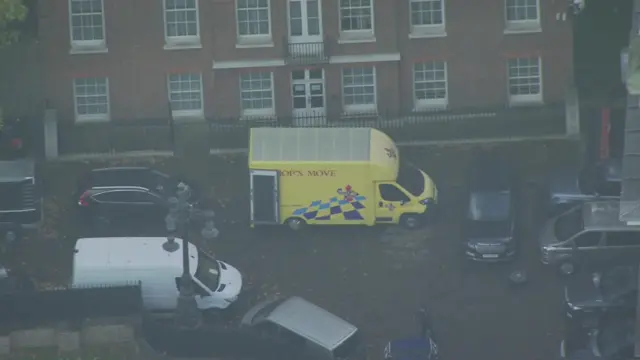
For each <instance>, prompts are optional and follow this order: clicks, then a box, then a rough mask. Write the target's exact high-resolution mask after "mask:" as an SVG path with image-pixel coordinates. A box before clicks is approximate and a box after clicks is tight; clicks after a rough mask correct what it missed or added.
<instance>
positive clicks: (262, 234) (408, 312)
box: [13, 141, 577, 360]
mask: <svg viewBox="0 0 640 360" xmlns="http://www.w3.org/2000/svg"><path fill="white" fill-rule="evenodd" d="M500 147H501V148H502V149H504V151H506V152H508V153H509V154H511V155H512V156H513V160H514V162H515V163H516V164H517V167H518V168H519V171H520V173H521V177H522V178H523V184H522V189H523V191H522V193H521V195H520V198H519V199H518V200H519V201H518V217H519V220H520V221H519V228H518V240H519V244H520V250H519V254H520V255H519V257H518V258H517V259H516V260H515V261H513V262H510V263H504V264H476V263H468V262H467V261H465V260H464V259H463V248H462V245H461V244H462V240H461V226H462V220H463V218H464V215H465V206H466V188H467V185H468V179H467V176H466V171H467V169H468V166H469V162H470V161H471V156H472V154H473V153H474V152H477V151H479V150H481V147H478V146H468V147H447V148H438V147H427V148H423V149H407V150H403V152H402V154H401V156H402V157H403V158H404V159H405V160H408V161H410V162H412V163H414V164H416V165H417V166H419V167H420V168H422V169H424V170H425V171H426V172H427V173H429V174H430V175H432V177H433V178H434V179H435V181H436V183H437V184H438V188H439V194H440V204H441V211H442V212H441V218H440V220H439V221H438V223H437V224H434V225H433V226H431V227H429V228H426V229H422V230H418V231H407V230H404V229H400V228H397V227H387V228H377V227H376V228H361V227H358V228H355V227H354V228H314V229H309V231H305V232H301V233H291V232H288V231H285V229H261V230H250V229H249V228H248V226H247V218H248V206H247V204H248V195H247V191H246V190H247V189H248V179H247V176H246V171H247V170H246V169H247V168H246V155H234V156H226V157H213V156H212V157H207V158H206V159H204V160H196V159H183V160H182V161H181V160H179V159H151V160H149V159H146V160H142V159H132V160H125V161H122V160H110V161H109V162H110V163H111V164H123V163H124V164H149V163H151V165H152V166H155V167H157V168H159V169H163V170H165V171H167V172H170V173H180V174H185V175H186V177H188V178H191V179H195V180H196V181H197V182H198V183H200V184H201V185H204V188H205V189H207V190H208V192H209V193H210V194H211V195H213V196H215V197H216V198H218V199H219V201H220V202H219V209H217V213H218V223H217V226H218V227H219V229H220V231H221V236H220V237H219V238H218V239H216V240H214V241H212V242H209V243H206V244H202V245H203V246H206V247H208V248H209V249H211V250H212V251H213V252H214V253H215V255H216V256H217V257H218V258H219V259H221V260H223V261H226V262H228V263H230V264H232V265H234V266H235V267H237V268H238V269H240V270H241V271H242V272H243V274H244V277H245V289H244V294H243V295H242V296H241V299H240V300H238V301H240V302H241V303H240V304H238V305H239V306H237V307H236V311H237V312H238V314H237V315H240V314H241V312H242V311H243V310H244V309H247V308H248V307H249V306H250V305H252V304H254V303H256V302H258V301H260V300H261V299H264V298H267V297H273V296H287V295H299V296H302V297H304V298H306V299H308V300H310V301H312V302H314V303H316V304H318V305H320V306H322V307H324V308H326V309H328V310H329V311H331V312H334V313H335V314H337V315H339V316H341V317H343V318H344V319H346V320H348V321H350V322H351V323H353V324H355V325H357V326H358V327H359V328H360V329H361V330H362V332H363V334H364V338H365V341H366V342H367V345H368V346H369V350H370V351H369V353H370V355H371V359H374V360H377V359H382V355H383V349H384V345H385V343H386V341H388V340H390V339H393V338H398V337H404V336H408V335H412V334H415V333H416V332H417V331H418V324H417V322H416V321H415V311H416V309H417V308H418V307H419V306H425V307H426V308H428V309H429V311H430V312H431V313H432V316H433V324H434V327H435V331H436V333H437V335H438V338H439V340H440V342H441V344H440V348H441V353H442V354H443V359H456V360H458V359H472V358H473V359H477V360H482V359H487V360H489V359H491V360H512V359H522V360H527V359H532V360H533V359H549V358H555V357H557V356H558V349H559V341H560V339H561V337H562V316H561V315H562V307H561V304H562V291H561V289H562V288H561V286H562V281H561V279H560V278H559V276H558V275H557V274H556V273H555V272H553V271H551V270H550V269H546V268H544V267H543V266H542V264H540V262H539V258H538V251H537V247H536V235H537V233H538V228H539V224H540V222H541V221H542V220H543V215H542V211H541V209H542V208H543V206H544V193H543V190H542V189H543V188H544V187H543V183H544V175H545V172H546V171H547V169H548V168H550V167H551V166H557V163H560V164H561V163H564V162H568V161H575V159H576V158H577V153H576V151H575V148H574V147H573V146H572V145H570V144H567V142H566V141H564V142H560V141H557V142H553V141H550V142H547V143H540V142H536V143H533V142H532V143H525V142H523V143H513V144H506V145H500ZM98 165H100V166H104V165H105V164H104V163H100V164H98V163H95V162H87V163H81V162H77V163H76V162H65V163H51V164H47V165H46V166H45V169H44V171H45V211H46V221H45V225H44V227H43V229H42V231H41V233H40V234H39V236H37V237H34V238H32V239H28V241H27V242H25V243H24V244H23V246H22V247H21V248H20V249H18V252H17V254H16V255H15V257H14V259H13V262H14V263H20V264H23V266H24V267H25V268H27V269H28V271H29V272H30V273H31V274H33V275H34V276H35V277H36V278H37V279H38V280H39V282H40V284H41V285H42V286H48V284H56V283H64V282H65V281H67V279H68V276H69V273H70V266H71V249H72V248H73V242H74V239H75V237H76V236H77V231H76V230H77V229H76V227H75V225H74V223H73V221H71V220H72V211H71V209H70V208H71V205H72V202H71V200H70V194H71V193H72V191H73V186H74V184H75V178H76V176H77V175H78V174H80V173H81V172H82V171H84V170H86V169H89V168H91V167H93V166H98ZM196 242H198V240H196ZM513 270H525V271H526V272H527V274H528V277H529V282H528V283H527V284H524V285H523V286H520V287H513V286H510V284H509V280H508V275H509V273H510V272H511V271H513Z"/></svg>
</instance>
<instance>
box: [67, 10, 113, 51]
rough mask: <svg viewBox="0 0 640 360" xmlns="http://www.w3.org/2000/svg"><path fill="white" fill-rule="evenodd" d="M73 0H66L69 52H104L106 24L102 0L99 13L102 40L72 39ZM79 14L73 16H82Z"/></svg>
mask: <svg viewBox="0 0 640 360" xmlns="http://www.w3.org/2000/svg"><path fill="white" fill-rule="evenodd" d="M73 1H74V0H68V1H67V6H68V9H67V10H68V14H69V20H68V23H69V42H70V44H71V53H72V54H73V53H92V52H106V51H107V26H106V22H105V15H104V0H100V5H101V9H100V15H101V16H102V40H74V39H73V17H74V14H73V10H72V9H73V7H72V3H73ZM82 15H84V14H79V15H75V16H82Z"/></svg>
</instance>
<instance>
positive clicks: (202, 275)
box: [195, 251, 220, 291]
mask: <svg viewBox="0 0 640 360" xmlns="http://www.w3.org/2000/svg"><path fill="white" fill-rule="evenodd" d="M195 276H196V278H198V280H200V281H201V282H202V283H203V284H204V285H205V286H206V287H207V288H209V290H211V291H216V290H217V289H218V285H219V283H220V264H219V263H218V262H217V261H216V260H215V259H214V258H212V257H211V256H209V255H207V254H205V253H204V252H202V251H198V268H197V269H196V274H195Z"/></svg>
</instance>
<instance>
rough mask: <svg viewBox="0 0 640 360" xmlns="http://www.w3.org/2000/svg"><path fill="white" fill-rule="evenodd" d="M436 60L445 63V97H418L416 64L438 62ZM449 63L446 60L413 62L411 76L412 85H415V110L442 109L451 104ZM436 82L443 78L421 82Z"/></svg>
mask: <svg viewBox="0 0 640 360" xmlns="http://www.w3.org/2000/svg"><path fill="white" fill-rule="evenodd" d="M436 62H441V63H443V64H444V91H445V97H444V99H418V97H417V96H416V93H417V89H416V85H417V84H418V83H417V82H416V66H417V65H421V64H428V63H436ZM448 70H449V68H448V64H447V61H445V60H430V61H422V62H417V63H414V64H413V67H412V69H411V76H412V86H413V105H414V110H416V111H419V110H427V109H442V108H446V107H447V106H448V105H449V74H448ZM436 82H441V80H433V81H431V80H429V81H422V82H421V83H436Z"/></svg>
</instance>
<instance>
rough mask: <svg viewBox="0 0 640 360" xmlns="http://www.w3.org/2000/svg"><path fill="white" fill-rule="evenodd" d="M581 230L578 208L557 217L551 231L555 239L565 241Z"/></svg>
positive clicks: (580, 212) (581, 224)
mask: <svg viewBox="0 0 640 360" xmlns="http://www.w3.org/2000/svg"><path fill="white" fill-rule="evenodd" d="M583 229H584V223H583V221H582V207H580V206H578V207H575V208H573V209H571V210H570V211H569V212H566V213H564V214H563V215H561V216H560V217H558V218H557V219H556V222H555V224H554V229H553V231H554V233H555V235H556V239H558V240H559V241H565V240H568V239H569V238H570V237H572V236H573V235H575V234H577V233H579V232H580V231H582V230H583Z"/></svg>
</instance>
